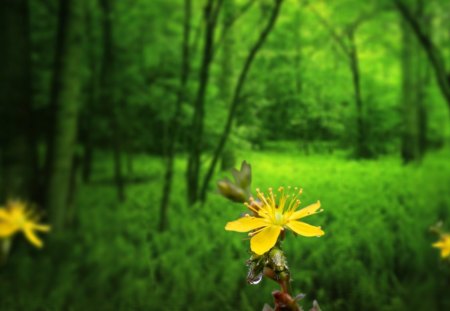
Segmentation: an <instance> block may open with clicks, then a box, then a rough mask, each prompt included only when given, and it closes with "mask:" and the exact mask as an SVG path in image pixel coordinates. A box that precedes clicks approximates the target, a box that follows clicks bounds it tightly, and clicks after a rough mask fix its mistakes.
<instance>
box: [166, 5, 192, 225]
mask: <svg viewBox="0 0 450 311" xmlns="http://www.w3.org/2000/svg"><path fill="white" fill-rule="evenodd" d="M191 11H192V3H191V0H185V1H184V24H183V43H182V47H181V53H182V55H181V58H182V59H181V70H180V86H179V89H178V97H177V101H176V104H175V113H174V115H173V117H172V119H171V120H170V129H171V132H170V136H169V137H168V146H167V163H166V173H165V175H164V186H163V194H162V198H161V205H160V208H159V230H160V231H164V230H165V229H166V228H167V209H168V206H169V201H170V194H171V191H172V180H173V173H174V172H173V168H174V161H175V145H176V143H177V141H178V137H179V128H180V126H179V121H180V116H181V108H182V104H183V102H184V101H185V98H186V84H187V81H188V77H189V68H190V64H189V41H190V33H191V15H192V12H191Z"/></svg>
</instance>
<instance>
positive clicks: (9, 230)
mask: <svg viewBox="0 0 450 311" xmlns="http://www.w3.org/2000/svg"><path fill="white" fill-rule="evenodd" d="M17 230H19V228H18V227H17V225H15V224H14V223H12V222H11V221H10V215H9V213H8V212H7V211H6V210H4V209H0V238H5V237H9V236H11V235H13V234H14V233H16V232H17Z"/></svg>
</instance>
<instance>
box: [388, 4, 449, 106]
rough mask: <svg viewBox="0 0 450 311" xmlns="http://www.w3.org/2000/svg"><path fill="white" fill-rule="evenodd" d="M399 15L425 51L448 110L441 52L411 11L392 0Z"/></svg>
mask: <svg viewBox="0 0 450 311" xmlns="http://www.w3.org/2000/svg"><path fill="white" fill-rule="evenodd" d="M394 2H395V4H396V6H397V8H398V10H399V12H400V14H401V15H402V16H403V18H404V19H405V21H406V22H407V23H408V24H409V26H410V27H411V29H412V30H413V32H414V34H415V36H416V37H417V39H418V40H419V42H420V43H421V45H422V47H423V49H424V50H425V52H426V54H427V56H428V60H429V61H430V64H431V66H432V67H433V69H434V73H435V76H436V80H437V82H438V86H439V89H440V90H441V93H442V96H443V97H444V99H445V100H446V101H447V105H448V106H449V108H450V79H449V75H450V72H448V71H447V69H446V67H445V60H444V58H443V56H442V53H443V52H442V51H441V50H439V48H438V47H437V46H436V45H435V44H434V43H433V41H431V39H430V36H429V35H428V34H427V33H426V32H425V30H424V29H423V28H424V27H423V26H422V25H421V24H420V21H419V20H418V19H417V17H415V16H414V14H413V12H412V10H411V9H410V8H408V6H407V5H406V4H405V3H404V2H403V0H394Z"/></svg>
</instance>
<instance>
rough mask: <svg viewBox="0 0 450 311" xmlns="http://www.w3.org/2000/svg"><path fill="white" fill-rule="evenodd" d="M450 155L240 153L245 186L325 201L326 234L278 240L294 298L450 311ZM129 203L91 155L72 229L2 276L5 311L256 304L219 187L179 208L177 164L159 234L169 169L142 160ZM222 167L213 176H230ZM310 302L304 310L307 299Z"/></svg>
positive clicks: (263, 291) (232, 210)
mask: <svg viewBox="0 0 450 311" xmlns="http://www.w3.org/2000/svg"><path fill="white" fill-rule="evenodd" d="M448 157H449V153H448V152H440V153H437V154H433V155H431V156H429V157H428V158H426V159H425V161H424V162H423V163H422V164H421V165H413V166H407V167H404V166H402V165H401V164H400V162H399V160H397V159H393V158H386V159H379V160H376V161H351V160H346V159H343V158H339V157H337V156H310V157H305V156H302V155H297V154H296V153H295V152H285V153H275V152H265V153H263V152H258V153H245V154H244V153H242V154H240V155H239V157H238V158H239V159H242V160H243V159H246V160H247V161H249V162H250V163H251V164H252V166H253V188H256V187H260V188H262V189H265V188H267V187H270V186H272V187H274V188H275V187H278V186H280V185H285V186H286V185H292V186H301V187H302V188H303V189H304V192H303V196H302V197H303V200H302V201H303V202H304V204H305V205H306V204H309V203H312V202H315V201H316V200H318V199H319V200H320V201H321V203H322V206H323V208H324V209H325V212H324V213H321V214H318V215H315V216H312V217H310V218H308V219H307V222H309V223H311V224H314V225H321V226H322V228H323V229H324V230H325V232H326V235H325V236H324V237H321V238H302V237H297V238H295V237H293V236H288V237H287V240H286V242H285V243H284V249H285V252H286V254H287V257H288V260H289V264H290V269H291V272H292V274H293V283H292V285H293V290H294V292H300V291H301V292H304V293H306V294H307V298H306V299H307V300H308V301H311V300H312V299H314V298H316V299H318V300H319V302H320V303H321V305H322V307H323V309H324V310H346V311H348V310H366V311H370V310H378V311H379V310H450V298H449V296H448V291H449V289H450V284H449V282H450V271H449V267H448V265H445V264H443V263H442V262H441V261H440V260H439V258H438V252H437V250H435V249H433V248H431V246H430V245H431V243H432V242H433V241H434V240H436V237H435V236H433V235H432V234H430V233H429V232H428V228H429V226H430V225H432V224H434V223H435V222H436V221H437V220H438V219H444V220H447V224H449V223H450V191H449V190H450V189H449V185H450V163H449V161H448V160H447V159H448ZM134 164H135V165H134V170H133V177H134V181H135V182H133V183H131V184H130V185H129V186H128V189H127V196H128V199H127V201H126V203H124V204H119V203H118V202H117V201H116V195H115V191H114V188H113V184H112V182H111V174H112V170H111V167H112V166H111V164H110V160H109V158H107V157H105V158H103V159H99V158H98V159H97V162H96V166H95V175H94V176H93V181H92V183H91V184H89V185H83V186H81V187H80V189H79V196H78V199H77V203H76V213H77V215H79V219H78V220H77V221H76V222H75V224H74V227H75V229H74V230H69V229H68V230H67V231H66V232H63V233H61V234H52V235H50V236H49V237H48V238H47V239H46V240H47V241H46V242H47V244H46V247H45V248H44V249H43V250H42V251H37V250H34V249H31V248H30V247H29V246H28V245H26V243H25V242H24V241H23V238H22V237H18V238H17V239H16V241H15V242H16V243H15V245H14V248H13V252H12V255H11V257H10V261H9V263H8V265H7V266H5V267H4V268H3V269H2V270H1V271H0V298H1V299H0V309H1V310H261V309H262V306H263V304H264V303H265V302H268V303H271V291H272V290H274V289H276V288H277V286H276V284H275V283H273V282H271V281H270V280H264V281H263V282H262V283H260V284H259V285H257V286H251V285H247V284H246V283H245V277H246V267H245V261H246V259H248V257H249V253H248V241H246V240H245V239H244V238H245V235H244V234H239V233H234V232H226V231H225V230H224V225H225V223H226V222H227V221H230V220H234V219H235V218H237V217H238V216H239V215H240V214H241V213H242V212H244V211H245V209H244V207H243V206H241V205H239V204H231V203H229V202H228V201H226V200H224V199H223V198H222V197H220V196H219V195H217V194H216V193H215V191H214V189H213V188H212V189H211V193H210V196H209V199H208V202H207V203H206V204H205V205H204V206H194V207H191V208H189V207H187V206H186V205H185V203H184V202H185V192H184V179H183V173H182V172H183V171H184V161H183V160H182V159H180V160H179V161H178V162H177V167H178V170H177V171H178V172H179V173H178V175H177V176H176V182H175V189H174V195H173V200H172V204H171V206H170V211H169V220H170V228H169V230H167V231H166V232H163V233H160V232H158V231H157V230H156V228H157V223H158V215H159V214H158V208H159V205H158V204H159V198H160V191H161V187H162V184H161V180H162V173H163V162H162V161H161V160H160V159H157V158H150V157H144V156H142V157H137V158H136V159H135V162H134ZM226 175H227V174H225V173H220V174H219V175H218V176H217V179H218V178H220V177H223V176H226ZM305 305H309V303H308V302H305Z"/></svg>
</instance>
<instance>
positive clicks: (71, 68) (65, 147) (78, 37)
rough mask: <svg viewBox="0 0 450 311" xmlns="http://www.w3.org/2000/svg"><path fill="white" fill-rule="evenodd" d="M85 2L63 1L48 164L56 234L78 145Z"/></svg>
mask: <svg viewBox="0 0 450 311" xmlns="http://www.w3.org/2000/svg"><path fill="white" fill-rule="evenodd" d="M83 9H84V6H83V1H80V0H61V1H60V4H59V19H60V23H59V29H58V32H59V34H58V40H61V41H60V42H58V44H57V54H56V67H55V72H54V77H53V78H54V81H55V82H54V84H53V87H54V89H53V90H52V93H53V96H54V97H53V102H52V109H54V115H53V116H54V119H53V122H54V128H53V130H54V131H55V132H54V133H53V135H52V139H51V144H50V149H49V150H48V152H49V158H50V159H51V161H50V163H49V164H48V165H49V167H48V169H49V179H48V187H47V196H46V201H47V206H48V208H49V209H50V210H51V212H52V213H51V216H52V223H53V226H54V228H55V229H56V230H60V229H61V228H63V226H64V224H65V223H66V216H67V215H66V213H67V201H68V192H69V183H70V172H71V167H72V159H73V154H74V148H75V143H76V133H77V116H78V104H79V102H80V97H81V85H82V74H83V68H82V66H81V65H80V64H82V62H81V60H82V54H83V44H82V43H83V35H84V29H83Z"/></svg>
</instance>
